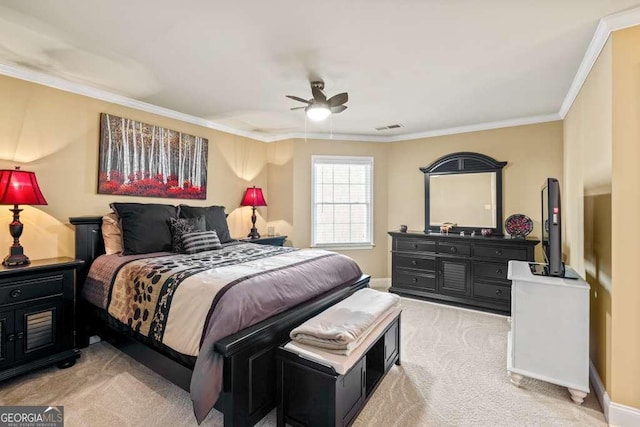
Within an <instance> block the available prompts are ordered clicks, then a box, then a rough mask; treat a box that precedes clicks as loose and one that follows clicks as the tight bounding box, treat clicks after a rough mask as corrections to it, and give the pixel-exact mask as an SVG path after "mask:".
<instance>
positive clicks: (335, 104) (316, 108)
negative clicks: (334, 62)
mask: <svg viewBox="0 0 640 427" xmlns="http://www.w3.org/2000/svg"><path fill="white" fill-rule="evenodd" d="M311 93H312V94H313V98H311V99H309V100H306V99H303V98H300V97H298V96H293V95H287V98H289V99H293V100H294V101H300V102H304V103H305V104H307V106H306V107H295V108H292V110H301V109H303V108H304V111H305V113H306V115H307V117H309V118H310V119H311V120H314V121H321V120H324V119H326V118H327V117H329V115H331V114H338V113H342V112H343V111H344V110H346V109H347V106H346V105H343V104H345V103H346V102H347V101H348V100H349V95H348V94H347V92H343V93H339V94H337V95H334V96H332V97H331V98H329V99H327V95H326V94H325V93H324V82H323V81H321V80H319V81H312V82H311Z"/></svg>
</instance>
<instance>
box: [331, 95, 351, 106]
mask: <svg viewBox="0 0 640 427" xmlns="http://www.w3.org/2000/svg"><path fill="white" fill-rule="evenodd" d="M347 101H349V94H347V92H343V93H339V94H337V95H334V96H332V97H331V98H329V100H328V101H327V103H328V104H329V107H337V106H338V105H342V104H344V103H345V102H347Z"/></svg>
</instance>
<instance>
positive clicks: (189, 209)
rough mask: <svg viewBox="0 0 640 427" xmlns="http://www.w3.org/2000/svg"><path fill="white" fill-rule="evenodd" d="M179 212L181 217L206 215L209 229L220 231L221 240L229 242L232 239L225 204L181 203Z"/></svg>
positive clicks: (205, 218)
mask: <svg viewBox="0 0 640 427" xmlns="http://www.w3.org/2000/svg"><path fill="white" fill-rule="evenodd" d="M179 212H180V217H181V218H195V217H198V216H200V215H204V220H205V222H206V223H207V231H212V230H213V231H215V232H216V233H218V238H219V239H220V242H222V243H227V242H230V241H231V234H230V233H229V226H228V225H227V216H226V215H225V213H224V206H207V207H201V206H189V205H180V206H179Z"/></svg>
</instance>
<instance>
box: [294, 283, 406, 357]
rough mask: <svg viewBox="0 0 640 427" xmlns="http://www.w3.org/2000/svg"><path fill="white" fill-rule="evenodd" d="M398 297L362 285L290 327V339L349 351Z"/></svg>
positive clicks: (390, 307)
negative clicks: (350, 293)
mask: <svg viewBox="0 0 640 427" xmlns="http://www.w3.org/2000/svg"><path fill="white" fill-rule="evenodd" d="M399 305H400V297H399V296H397V295H395V294H390V293H387V292H380V291H375V290H373V289H369V288H366V289H362V290H359V291H358V292H356V293H354V294H353V295H351V296H350V297H349V298H346V299H344V300H342V301H341V302H339V303H338V304H336V305H334V306H333V307H329V308H328V309H326V310H325V311H323V312H322V313H320V314H319V315H317V316H315V317H313V318H311V319H309V320H307V321H306V322H304V323H303V324H302V325H300V326H298V327H297V328H295V329H294V330H292V331H291V334H290V337H291V339H292V340H294V341H296V342H299V343H302V344H307V345H311V346H315V347H321V348H323V349H325V350H326V351H330V352H332V353H337V354H349V353H351V351H352V350H353V349H354V348H356V347H358V345H359V344H360V343H361V342H362V341H363V340H364V339H365V338H366V337H367V335H368V334H369V333H370V332H371V331H372V330H373V329H374V328H375V326H376V325H377V324H378V323H379V322H380V321H382V320H384V318H385V317H386V315H388V313H389V312H390V311H393V310H394V309H397V307H398V306H399Z"/></svg>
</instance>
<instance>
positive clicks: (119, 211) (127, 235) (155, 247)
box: [110, 203, 178, 255]
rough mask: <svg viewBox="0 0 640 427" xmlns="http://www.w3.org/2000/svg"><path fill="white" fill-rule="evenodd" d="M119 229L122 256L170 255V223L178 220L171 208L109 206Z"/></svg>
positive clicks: (129, 205) (165, 206) (163, 206)
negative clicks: (165, 253) (154, 253)
mask: <svg viewBox="0 0 640 427" xmlns="http://www.w3.org/2000/svg"><path fill="white" fill-rule="evenodd" d="M110 206H111V209H113V211H114V212H115V213H116V215H118V220H119V221H120V226H121V227H122V245H123V247H124V252H123V255H134V254H148V253H151V252H169V251H171V227H170V226H169V220H170V219H171V218H177V216H178V212H177V208H176V207H175V206H173V205H156V204H146V203H111V205H110Z"/></svg>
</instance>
